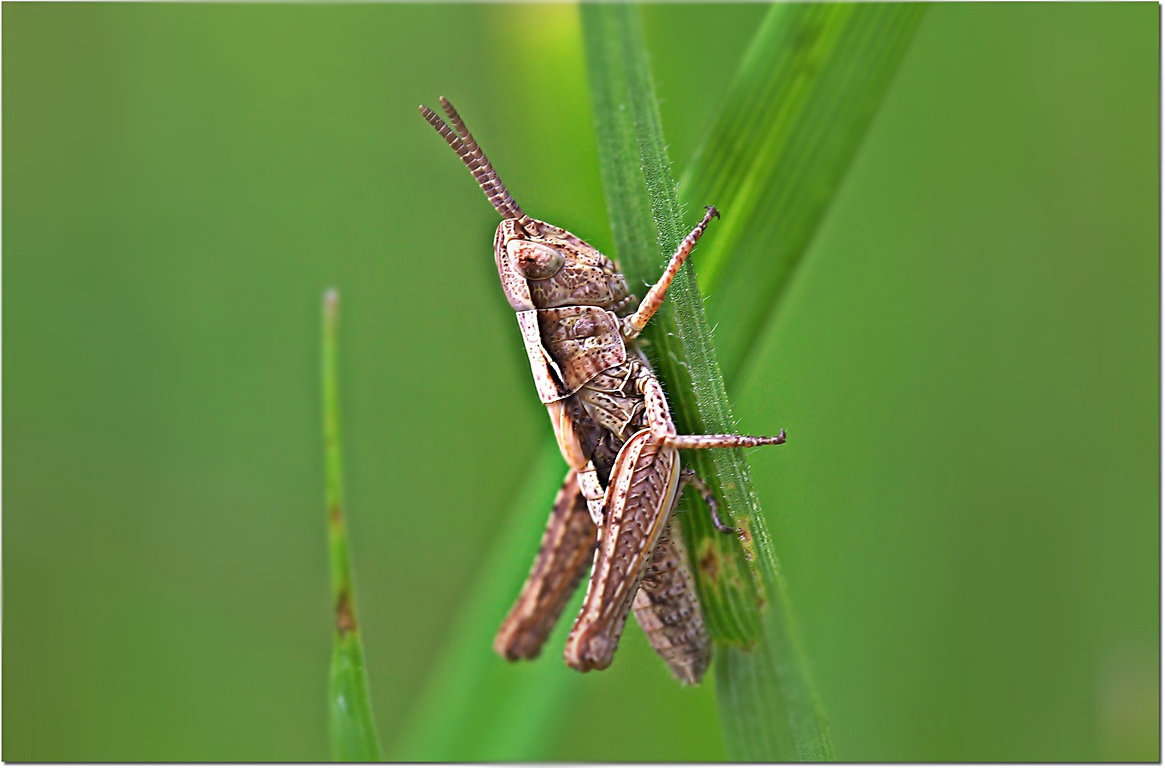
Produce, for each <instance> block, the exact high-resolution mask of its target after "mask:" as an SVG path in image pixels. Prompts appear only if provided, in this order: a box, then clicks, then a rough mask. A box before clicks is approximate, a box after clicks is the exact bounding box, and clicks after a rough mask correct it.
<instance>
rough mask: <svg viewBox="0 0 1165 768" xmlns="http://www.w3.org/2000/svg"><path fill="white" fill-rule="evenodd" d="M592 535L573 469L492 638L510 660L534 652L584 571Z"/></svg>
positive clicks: (534, 654) (594, 536) (532, 655)
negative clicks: (511, 604) (511, 603)
mask: <svg viewBox="0 0 1165 768" xmlns="http://www.w3.org/2000/svg"><path fill="white" fill-rule="evenodd" d="M597 539H598V531H597V530H596V527H595V524H594V523H593V522H591V516H590V514H589V513H588V512H587V501H586V499H585V498H584V497H583V495H582V493H581V492H580V490H579V482H578V474H577V472H576V471H575V470H573V469H572V470H570V472H568V473H567V475H566V480H565V481H564V482H563V484H562V489H561V490H559V492H558V496H557V497H556V498H555V500H554V508H553V509H552V510H551V512H550V519H549V520H548V521H547V523H546V531H545V532H544V533H543V534H542V545H541V547H540V548H539V549H538V556H537V557H536V558H535V559H534V565H533V566H532V567H531V568H530V575H529V576H528V577H527V578H526V583H525V584H524V585H523V586H522V592H521V594H519V595H518V599H517V601H516V602H515V603H514V607H513V608H511V609H510V613H509V614H508V615H507V616H506V619H505V621H503V622H502V626H501V628H500V629H499V630H498V634H497V636H496V637H495V638H494V650H495V651H497V652H498V653H499V654H500V655H502V656H504V657H505V658H507V659H509V660H510V661H516V660H518V659H533V658H535V657H537V656H538V654H539V653H540V652H541V651H542V646H543V644H545V642H546V638H547V637H548V636H549V635H550V632H551V630H552V629H554V624H555V623H556V622H557V621H558V617H559V615H560V614H561V613H562V609H563V608H564V607H565V606H566V602H567V600H569V599H570V596H571V595H572V594H574V590H575V588H576V587H577V586H578V583H579V582H580V581H582V578H583V576H584V575H585V574H586V570H587V566H588V565H590V563H591V556H592V553H593V552H594V549H595V543H596V541H597Z"/></svg>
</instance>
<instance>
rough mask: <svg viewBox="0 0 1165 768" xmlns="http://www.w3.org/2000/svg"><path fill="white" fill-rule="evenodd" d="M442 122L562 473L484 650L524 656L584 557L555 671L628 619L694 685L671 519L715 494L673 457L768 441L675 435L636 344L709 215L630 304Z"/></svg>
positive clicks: (699, 645) (586, 664)
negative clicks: (473, 193)
mask: <svg viewBox="0 0 1165 768" xmlns="http://www.w3.org/2000/svg"><path fill="white" fill-rule="evenodd" d="M441 106H442V108H443V109H444V111H445V114H446V116H447V117H448V123H446V122H445V121H444V120H443V119H442V118H441V117H439V116H438V115H437V114H436V113H435V112H433V111H432V110H430V109H429V108H428V107H425V106H423V105H422V106H421V107H420V110H421V114H422V115H423V116H424V117H425V119H426V120H428V121H429V123H430V124H431V125H432V126H433V128H435V129H436V130H437V132H438V133H439V134H441V136H442V138H444V139H445V141H446V142H447V143H448V144H449V146H450V147H452V148H453V150H454V151H455V152H456V153H457V155H458V157H460V158H461V160H462V162H464V163H465V165H466V167H467V168H468V169H469V170H470V172H471V173H472V174H473V177H474V179H475V180H476V181H477V183H478V185H479V186H480V187H481V189H482V191H483V192H485V194H486V197H487V198H488V199H489V201H490V203H491V204H492V205H493V207H494V208H495V209H496V210H497V212H498V213H499V214H501V216H502V222H501V224H499V225H498V229H497V234H496V235H495V237H494V259H495V261H496V264H497V269H498V276H499V277H500V278H501V283H502V288H503V290H504V291H505V294H506V298H507V299H508V300H509V302H510V306H512V307H513V309H514V311H515V312H516V313H517V318H518V326H519V328H520V329H521V333H522V341H523V343H524V344H525V346H526V353H527V357H528V358H529V361H530V370H531V372H532V373H533V375H534V383H535V386H536V388H537V391H538V395H539V397H540V399H541V400H542V403H543V404H544V405H545V406H546V409H547V411H548V412H549V414H550V421H551V424H552V425H553V427H554V434H555V437H556V438H557V441H558V447H559V450H560V451H561V453H562V456H563V458H564V459H565V460H566V463H567V464H568V465H569V467H570V469H569V471H568V472H567V475H566V480H565V481H564V482H563V485H562V489H561V490H560V491H559V493H558V496H557V498H556V499H555V502H554V507H553V509H552V511H551V515H550V520H549V522H548V523H547V527H546V531H545V533H544V534H543V537H542V544H541V547H540V549H539V552H538V556H537V558H536V559H535V561H534V565H533V567H532V568H531V570H530V575H529V577H528V578H527V579H526V583H525V585H524V586H523V587H522V591H521V594H520V595H519V597H518V600H517V602H516V603H515V604H514V607H513V608H512V609H511V610H510V613H509V615H508V616H507V617H506V619H505V621H504V622H503V623H502V627H501V629H500V630H499V632H498V635H497V637H496V638H495V641H494V648H495V649H496V650H497V651H498V652H499V653H500V654H501V655H503V656H505V657H506V658H507V659H510V660H515V659H520V658H534V657H535V656H537V655H538V653H539V652H540V650H541V648H542V645H543V644H544V643H545V641H546V638H547V636H548V635H549V634H550V631H551V629H552V628H553V625H554V623H555V622H556V621H557V619H558V616H559V615H560V614H561V612H562V609H563V607H564V606H565V604H566V601H567V600H568V599H569V597H570V595H571V593H572V592H573V591H574V589H575V587H576V586H577V585H578V582H579V581H581V580H582V577H583V575H584V573H585V571H586V566H587V564H588V562H591V561H592V553H593V568H592V571H591V578H590V582H589V584H588V586H587V592H586V597H585V598H584V600H583V606H582V610H581V611H580V612H579V615H578V618H577V619H575V623H574V627H573V628H572V630H571V633H570V637H569V639H568V640H567V644H566V652H565V658H566V663H567V664H568V665H570V666H571V667H574V668H575V669H578V670H580V671H587V670H590V669H605V668H606V667H608V666H609V665H610V663H611V659H612V657H613V656H614V653H615V648H616V646H617V645H618V643H619V637H620V635H621V634H622V631H623V627H624V625H625V624H626V621H627V615H628V613H629V612H630V611H631V610H632V608H634V611H635V616H636V619H637V620H638V622H639V624H640V626H642V627H643V629H644V630H645V631H646V632H647V635H648V639H649V640H650V641H651V644H652V646H653V647H654V648H655V650H656V652H657V653H658V654H659V655H660V656H661V657H663V659H664V661H666V662H667V664H668V666H669V667H670V668H671V670H672V673H673V674H674V675H675V676H676V677H677V678H678V679H679V680H681V681H682V682H685V683H688V684H694V683H698V682H699V681H700V679H701V678H702V677H703V674H704V671H705V670H706V669H707V666H708V662H709V660H710V658H711V646H710V644H709V641H708V635H707V631H706V629H705V626H704V619H703V615H702V613H701V612H700V605H699V602H698V600H697V598H696V591H695V585H694V580H693V578H692V574H691V570H690V567H689V560H688V555H687V551H686V549H685V548H684V544H683V538H682V536H681V535H680V533H679V531H678V530H677V531H672V530H671V525H670V523H671V516H672V511H673V509H674V508H675V505H676V501H677V499H678V496H679V487H680V484H681V483H684V482H686V483H689V484H691V485H693V486H694V487H696V489H697V490H699V491H700V493H701V494H702V495H703V497H704V499H705V500H706V502H707V503H708V505H709V508H710V510H711V514H712V520H713V522H714V523H715V525H716V527H717V528H718V529H719V530H721V531H723V532H725V533H732V532H734V529H732V528H730V527H728V526H725V525H724V524H723V523H721V522H720V519H719V517H718V515H717V511H716V509H717V508H716V500H715V498H714V497H713V496H712V495H711V493H710V492H709V490H708V488H707V486H705V485H704V484H703V482H701V481H700V480H699V478H697V477H696V475H695V473H694V472H692V471H691V470H689V469H685V468H681V465H680V457H679V451H681V450H689V449H703V448H743V447H753V446H758V445H778V444H780V443H783V442H785V431H784V430H781V432H780V434H779V435H777V436H776V437H750V436H746V435H678V434H676V429H675V425H674V424H673V423H672V419H671V414H670V412H669V410H668V404H667V399H666V398H665V396H664V393H663V388H662V387H661V386H660V384H659V380H658V379H657V378H656V377H655V373H654V372H653V371H652V369H651V366H650V364H649V363H648V361H647V358H646V357H645V356H644V355H643V353H642V351H641V350H640V349H639V347H638V346H637V345H636V344H635V339H636V338H637V337H638V336H639V334H640V332H641V331H642V330H643V328H644V327H645V326H646V325H647V322H648V321H649V320H650V319H651V317H652V315H654V314H655V312H656V311H657V310H658V309H659V308H660V306H662V304H663V300H664V296H665V294H666V293H667V289H668V287H669V286H670V285H671V282H672V280H673V278H674V277H675V276H676V274H677V273H678V272H679V269H680V267H682V266H683V264H684V262H685V260H686V259H687V258H688V256H689V254H691V252H692V249H693V248H694V247H695V245H696V243H697V241H698V240H699V239H700V237H701V235H703V233H704V229H705V228H706V227H707V226H708V223H709V221H711V219H712V218H713V217H719V213H718V212H717V211H716V209H715V208H712V207H709V208H708V210H707V213H706V214H705V215H704V218H703V219H702V220H701V221H700V223H699V224H697V225H696V227H695V229H693V230H692V231H691V232H690V233H689V234H688V236H687V237H685V238H684V240H683V242H681V243H680V245H679V247H678V248H677V249H676V252H675V253H674V254H673V255H672V257H671V259H670V260H669V261H668V264H667V267H666V268H665V269H664V273H663V276H662V277H660V279H659V280H658V282H656V284H655V285H654V286H652V287H651V289H650V290H648V292H647V295H646V296H645V298H644V299H643V301H642V302H639V301H638V300H637V299H636V297H635V296H632V295H631V293H630V291H629V290H628V287H627V281H626V279H625V278H624V277H623V275H622V273H620V272H619V268H618V265H616V264H615V262H613V261H612V260H611V259H609V258H607V257H606V256H604V255H603V254H601V253H600V252H599V251H598V250H596V249H595V248H593V247H591V246H590V245H588V244H587V243H585V242H584V241H582V240H581V239H579V238H578V237H576V236H574V235H573V234H571V233H570V232H567V231H566V230H564V229H561V228H559V227H555V226H553V225H551V224H547V223H546V222H544V221H539V220H537V219H532V218H530V217H529V216H527V215H526V214H525V213H524V212H523V211H522V209H521V208H520V207H519V206H518V204H517V203H516V202H515V201H514V198H513V197H512V196H511V195H510V193H509V191H508V190H507V189H506V187H505V186H504V185H503V184H502V182H501V180H500V179H499V178H498V175H497V172H496V171H495V170H494V168H493V166H492V165H491V164H490V162H489V160H488V159H487V158H486V156H485V155H484V153H482V151H481V148H480V147H479V146H478V144H477V142H476V141H475V140H474V138H473V136H472V135H471V134H470V133H469V130H468V129H467V128H466V127H465V123H464V122H463V121H462V119H461V116H460V115H458V114H457V111H456V110H455V109H454V108H453V106H452V105H451V104H450V103H449V102H448V101H447V100H445V98H444V97H442V98H441Z"/></svg>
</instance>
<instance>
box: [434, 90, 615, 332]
mask: <svg viewBox="0 0 1165 768" xmlns="http://www.w3.org/2000/svg"><path fill="white" fill-rule="evenodd" d="M441 108H442V109H444V110H445V114H446V116H448V118H449V122H448V123H446V122H445V121H444V120H442V119H441V118H440V117H439V116H438V115H437V113H435V112H433V110H431V109H429V108H428V107H426V106H424V105H422V106H421V107H420V109H421V114H422V115H423V116H424V118H425V119H426V120H428V121H429V124H430V125H432V126H433V128H434V129H436V131H437V133H439V134H441V137H442V138H443V139H445V141H446V143H447V144H449V146H450V147H452V148H453V151H454V152H456V153H457V156H458V157H460V158H461V161H462V162H463V163H465V167H466V168H468V169H469V172H470V173H472V174H473V178H474V179H475V180H476V181H477V183H478V186H480V187H481V189H482V191H483V192H485V196H486V197H487V198H489V201H490V203H491V204H492V205H493V207H494V209H495V210H496V211H497V212H498V213H500V214H501V215H502V219H503V221H502V223H501V224H500V225H499V226H498V231H497V235H496V237H495V238H494V256H495V258H496V260H497V267H498V277H499V278H501V281H502V288H503V289H504V290H505V292H506V298H507V299H508V300H509V302H510V306H512V307H513V308H514V309H516V310H518V311H522V310H528V309H549V308H551V307H562V306H573V305H589V306H597V307H603V308H604V309H609V310H611V311H612V312H616V313H623V312H624V310H626V311H630V307H631V304H632V303H633V297H631V296H629V295H628V290H627V281H626V279H624V277H623V275H622V274H620V272H619V268H618V266H616V264H615V262H613V261H611V260H610V259H608V258H607V257H606V256H604V255H603V254H601V253H599V252H598V251H597V250H596V249H594V248H592V247H591V246H589V245H587V244H586V243H585V242H583V241H582V240H580V239H579V238H577V237H575V236H574V235H572V234H571V233H569V232H567V231H566V230H565V229H561V228H559V227H555V226H553V225H551V224H547V223H546V222H544V221H538V220H537V219H532V218H530V217H529V216H527V215H526V214H525V212H523V211H522V209H521V207H519V206H518V203H517V202H516V201H515V200H514V198H513V196H512V195H511V194H510V192H509V190H508V189H506V187H505V185H504V184H502V181H501V179H499V178H498V174H497V171H495V170H494V167H493V165H492V164H491V163H490V161H489V159H488V158H487V157H486V156H485V153H484V152H482V151H481V147H479V146H478V144H477V141H475V140H474V138H473V135H472V134H471V133H470V132H469V129H468V128H466V127H465V122H464V121H463V120H462V119H461V115H459V114H457V110H456V109H454V108H453V105H452V104H450V103H449V101H448V100H447V99H445V97H443V96H442V97H441Z"/></svg>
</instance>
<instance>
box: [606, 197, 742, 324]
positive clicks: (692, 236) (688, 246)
mask: <svg viewBox="0 0 1165 768" xmlns="http://www.w3.org/2000/svg"><path fill="white" fill-rule="evenodd" d="M713 217H715V218H717V219H718V218H720V212H719V211H717V210H716V209H715V208H713V207H712V206H710V205H709V206H708V211H707V212H706V213H705V214H704V218H703V219H701V220H700V223H699V224H697V225H696V228H695V229H693V230H692V231H691V232H689V233H688V235H687V237H685V238H684V239H683V241H681V242H680V245H679V247H678V248H676V252H675V253H674V254H672V257H671V259H670V260H669V261H668V263H667V267H665V268H664V270H663V274H662V275H661V276H660V278H659V280H657V281H656V283H655V285H653V286H651V290H649V291H648V292H647V295H646V296H644V297H643V301H641V302H640V303H639V308H638V309H636V310H635V311H634V312H633V313H632V314H630V315H628V316H627V317H626V318H625V319H624V320H623V329H622V331H623V338H624V339H626V340H628V341H630V340H632V339H634V338H636V337H638V336H639V334H640V333H642V332H643V329H644V328H645V327H646V326H647V322H648V321H649V320H651V316H652V315H654V314H655V313H656V312H658V311H659V308H660V307H662V306H663V300H664V297H665V296H666V295H667V289H668V288H670V287H671V283H672V280H674V279H675V277H676V275H677V274H679V271H680V267H682V266H683V265H684V262H685V261H687V260H688V256H690V255H691V253H692V249H693V248H695V247H696V243H698V242H699V241H700V237H701V236H702V235H703V234H704V230H705V229H706V228H707V227H708V222H709V221H711V220H712V218H713Z"/></svg>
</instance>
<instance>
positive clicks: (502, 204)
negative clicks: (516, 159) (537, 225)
mask: <svg viewBox="0 0 1165 768" xmlns="http://www.w3.org/2000/svg"><path fill="white" fill-rule="evenodd" d="M441 107H442V109H444V110H445V114H446V115H448V116H449V123H448V124H446V122H445V121H444V120H442V119H441V117H440V116H439V115H438V114H437V113H436V112H434V111H433V110H431V109H429V108H428V107H426V106H425V105H424V104H421V105H420V110H421V115H422V116H424V118H425V119H426V120H428V121H429V125H431V126H433V128H434V129H436V131H437V133H439V134H441V138H443V139H445V142H446V143H447V144H448V145H449V146H450V147H452V148H453V151H454V152H456V153H457V156H458V157H460V158H461V162H463V163H465V167H466V168H468V169H469V172H470V173H472V174H473V178H474V179H475V180H476V181H477V184H478V186H480V187H481V191H482V192H485V196H486V197H487V198H489V202H490V204H491V205H492V206H493V207H494V208H495V209H496V210H497V212H498V213H500V214H501V215H502V217H503V218H506V219H519V220H520V221H521V222H525V221H526V220H527V217H526V214H525V213H524V212H523V211H522V209H521V207H520V206H519V205H518V203H517V202H516V201H515V200H514V196H513V195H511V194H510V191H509V190H508V189H506V185H505V184H502V180H501V179H499V178H498V172H497V171H496V170H494V167H493V164H492V163H490V161H489V158H488V157H486V156H485V153H484V152H482V151H481V147H479V146H478V145H477V141H475V140H474V138H473V134H471V133H470V132H469V129H468V128H466V127H465V121H464V120H462V119H461V115H459V114H457V110H456V109H454V108H453V105H452V104H450V103H449V100H448V99H446V98H445V97H444V96H442V97H441ZM450 125H452V128H451V127H450Z"/></svg>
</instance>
